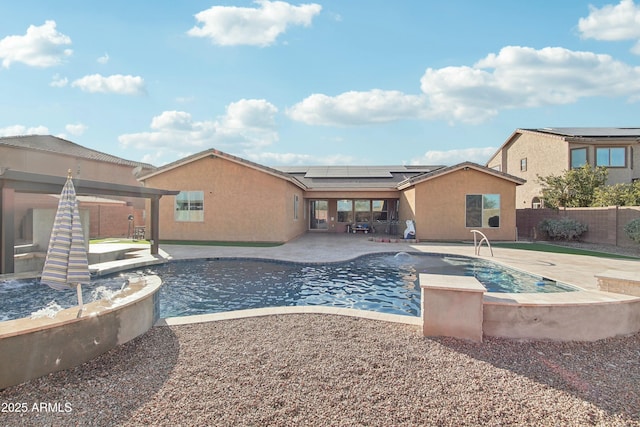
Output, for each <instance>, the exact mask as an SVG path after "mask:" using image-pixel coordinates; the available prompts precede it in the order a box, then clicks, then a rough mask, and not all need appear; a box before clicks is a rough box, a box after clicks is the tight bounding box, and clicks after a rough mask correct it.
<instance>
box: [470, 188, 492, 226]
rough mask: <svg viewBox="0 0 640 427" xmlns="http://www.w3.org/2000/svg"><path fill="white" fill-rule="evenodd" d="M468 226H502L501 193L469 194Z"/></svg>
mask: <svg viewBox="0 0 640 427" xmlns="http://www.w3.org/2000/svg"><path fill="white" fill-rule="evenodd" d="M466 226H467V227H500V195H499V194H468V195H467V200H466Z"/></svg>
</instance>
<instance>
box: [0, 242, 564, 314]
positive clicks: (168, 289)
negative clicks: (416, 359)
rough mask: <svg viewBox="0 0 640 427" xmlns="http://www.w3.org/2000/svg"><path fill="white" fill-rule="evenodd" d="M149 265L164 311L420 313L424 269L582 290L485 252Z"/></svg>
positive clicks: (500, 284) (29, 290) (22, 310)
mask: <svg viewBox="0 0 640 427" xmlns="http://www.w3.org/2000/svg"><path fill="white" fill-rule="evenodd" d="M148 273H149V272H148ZM150 273H152V274H155V275H158V276H159V277H160V278H161V279H162V284H163V285H162V288H161V290H160V317H163V318H166V317H179V316H190V315H197V314H209V313H219V312H225V311H234V310H243V309H250V308H263V307H278V306H331V307H341V308H353V309H358V310H370V311H377V312H382V313H388V314H398V315H406V316H419V315H420V292H421V291H420V283H419V275H420V274H422V273H429V274H441V275H451V276H473V277H475V278H477V279H478V281H479V282H480V283H482V284H483V285H484V286H485V287H486V288H487V291H488V292H501V293H532V292H535V293H539V292H545V293H549V292H571V291H575V290H576V288H573V287H571V286H568V285H564V284H561V283H556V282H554V281H551V280H548V279H545V278H542V277H539V276H534V275H531V274H528V273H524V272H521V271H518V270H515V269H510V268H507V267H503V266H501V265H498V264H496V263H493V262H491V261H487V260H483V259H476V258H468V257H463V256H450V255H440V254H437V255H436V254H423V253H406V252H399V253H391V254H376V255H365V256H361V257H359V258H356V259H354V260H351V261H346V262H338V263H326V264H320V263H317V264H316V263H314V264H310V263H294V262H284V261H273V260H262V259H247V258H235V259H225V258H222V259H198V260H190V261H173V262H169V263H167V264H164V265H158V266H154V268H153V271H151V272H150ZM127 274H130V273H127ZM125 276H126V274H125ZM122 282H123V277H122V276H110V277H109V276H107V277H104V278H101V279H99V282H97V283H96V285H97V288H99V289H104V288H106V289H107V292H108V289H114V288H115V289H118V288H119V286H120V285H121V283H122ZM95 288H96V286H94V287H93V289H94V291H92V292H94V293H95ZM89 292H91V291H89ZM0 294H3V295H2V298H1V300H2V302H0V305H7V307H4V308H2V309H0V313H4V317H3V320H7V319H9V318H19V317H29V316H32V313H33V312H37V310H41V311H40V313H42V310H43V311H44V312H45V313H46V312H47V308H46V307H47V304H49V305H51V302H50V301H52V299H55V304H57V305H58V304H59V305H60V306H61V307H62V308H64V307H68V306H70V305H73V295H72V294H71V293H69V294H68V295H64V298H61V297H63V295H62V294H61V293H59V292H57V293H56V291H53V292H51V291H50V290H49V289H48V288H47V287H43V286H42V285H39V284H37V283H30V282H27V281H21V280H18V281H15V282H13V283H11V284H9V285H8V286H2V284H0ZM43 294H45V295H43ZM56 295H58V297H56ZM36 301H37V304H36V305H35V306H34V303H35V302H36ZM5 308H6V309H5ZM50 308H51V307H50ZM50 308H49V309H50Z"/></svg>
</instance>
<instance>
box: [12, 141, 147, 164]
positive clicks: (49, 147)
mask: <svg viewBox="0 0 640 427" xmlns="http://www.w3.org/2000/svg"><path fill="white" fill-rule="evenodd" d="M2 145H4V146H8V147H15V148H21V149H26V150H36V151H46V152H50V153H57V154H64V155H67V156H73V157H79V158H83V159H88V160H97V161H100V162H108V163H114V164H118V165H123V166H131V167H140V168H144V169H155V168H156V167H155V166H153V165H151V164H148V163H141V162H135V161H132V160H126V159H123V158H121V157H116V156H112V155H111V154H107V153H103V152H101V151H97V150H92V149H90V148H86V147H83V146H82V145H79V144H76V143H74V142H71V141H67V140H66V139H62V138H58V137H57V136H52V135H21V136H5V137H0V146H2Z"/></svg>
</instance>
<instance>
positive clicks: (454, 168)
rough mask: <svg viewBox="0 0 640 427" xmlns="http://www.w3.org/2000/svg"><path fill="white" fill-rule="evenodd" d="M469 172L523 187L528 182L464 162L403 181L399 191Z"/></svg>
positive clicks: (399, 185)
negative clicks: (435, 179) (472, 171)
mask: <svg viewBox="0 0 640 427" xmlns="http://www.w3.org/2000/svg"><path fill="white" fill-rule="evenodd" d="M461 169H462V170H468V169H474V170H477V171H479V172H484V173H488V174H490V175H493V176H496V177H498V178H501V179H505V180H507V181H511V182H513V183H515V184H516V185H522V184H524V183H525V182H526V180H525V179H522V178H518V177H517V176H513V175H509V174H508V173H504V172H500V171H497V170H495V169H491V168H488V167H486V166H482V165H479V164H477V163H473V162H463V163H458V164H457V165H453V166H448V167H445V168H442V169H438V170H435V171H433V172H427V173H423V174H420V175H417V176H414V177H411V178H409V179H406V180H404V181H402V182H401V183H400V184H398V189H400V190H403V189H405V188H408V187H411V186H412V185H416V184H418V183H420V182H424V181H428V180H430V179H434V178H437V177H440V176H443V175H446V174H450V173H452V172H456V171H459V170H461Z"/></svg>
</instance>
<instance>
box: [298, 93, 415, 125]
mask: <svg viewBox="0 0 640 427" xmlns="http://www.w3.org/2000/svg"><path fill="white" fill-rule="evenodd" d="M425 101H426V99H424V97H421V96H417V95H407V94H404V93H402V92H399V91H391V90H387V91H385V90H380V89H373V90H370V91H367V92H355V91H351V92H345V93H342V94H340V95H338V96H335V97H331V96H327V95H323V94H313V95H311V96H309V97H307V98H305V99H304V100H302V101H301V102H299V103H297V104H296V105H294V106H293V107H291V108H289V109H288V110H287V114H288V116H289V117H291V118H292V119H293V120H296V121H300V122H304V123H307V124H310V125H337V126H349V125H363V124H370V123H384V122H391V121H394V120H401V119H411V118H419V117H420V116H421V114H422V111H423V110H424V109H425Z"/></svg>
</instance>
